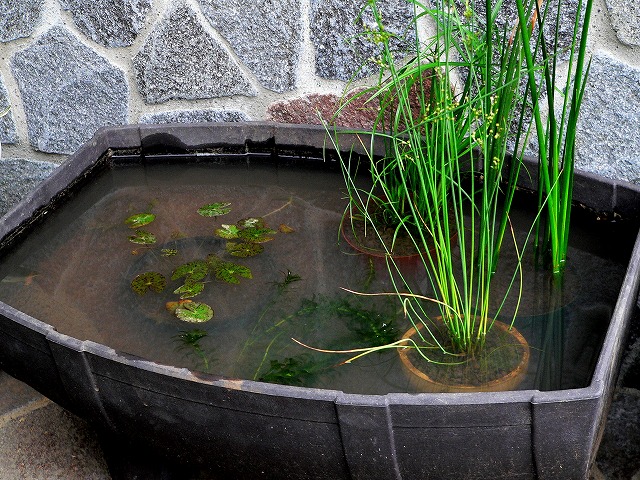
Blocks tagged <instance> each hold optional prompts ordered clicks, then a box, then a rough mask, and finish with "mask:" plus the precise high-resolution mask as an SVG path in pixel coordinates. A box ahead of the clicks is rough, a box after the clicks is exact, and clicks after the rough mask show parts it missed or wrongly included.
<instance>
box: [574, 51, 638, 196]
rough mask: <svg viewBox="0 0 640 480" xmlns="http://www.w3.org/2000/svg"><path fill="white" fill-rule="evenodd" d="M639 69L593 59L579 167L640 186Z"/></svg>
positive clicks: (580, 135) (580, 132)
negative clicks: (639, 154) (639, 155)
mask: <svg viewBox="0 0 640 480" xmlns="http://www.w3.org/2000/svg"><path fill="white" fill-rule="evenodd" d="M638 105H640V69H639V68H634V67H632V66H630V65H627V64H624V63H622V62H620V61H618V60H616V59H614V58H612V57H609V56H608V55H605V54H597V55H594V57H593V59H592V62H591V71H590V73H589V79H588V83H587V87H586V90H585V94H584V100H583V104H582V110H581V112H580V117H579V119H578V132H577V137H576V166H577V167H578V168H580V169H583V170H587V171H590V172H595V173H599V174H601V175H604V176H606V177H610V178H617V179H621V180H627V181H630V182H635V183H638V184H640V158H639V157H638V151H640V109H638Z"/></svg>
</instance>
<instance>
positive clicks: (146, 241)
mask: <svg viewBox="0 0 640 480" xmlns="http://www.w3.org/2000/svg"><path fill="white" fill-rule="evenodd" d="M129 241H130V242H131V243H136V244H138V245H151V244H153V243H156V236H155V235H154V234H153V233H149V232H147V231H145V230H136V233H135V235H131V236H130V237H129Z"/></svg>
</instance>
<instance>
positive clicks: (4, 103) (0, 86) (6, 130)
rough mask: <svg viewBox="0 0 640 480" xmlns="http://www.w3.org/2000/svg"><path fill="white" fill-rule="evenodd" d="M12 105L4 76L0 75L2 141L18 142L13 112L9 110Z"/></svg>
mask: <svg viewBox="0 0 640 480" xmlns="http://www.w3.org/2000/svg"><path fill="white" fill-rule="evenodd" d="M10 106H11V104H10V103H9V94H8V92H7V89H6V87H5V86H4V81H3V80H2V76H0V115H1V116H0V143H16V142H17V141H18V132H17V131H16V122H15V119H14V118H13V112H12V111H11V110H7V109H8V108H10Z"/></svg>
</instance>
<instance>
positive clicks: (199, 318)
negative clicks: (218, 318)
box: [175, 302, 213, 323]
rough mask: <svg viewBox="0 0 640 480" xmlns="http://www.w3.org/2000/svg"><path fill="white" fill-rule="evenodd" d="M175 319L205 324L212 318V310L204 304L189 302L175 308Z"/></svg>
mask: <svg viewBox="0 0 640 480" xmlns="http://www.w3.org/2000/svg"><path fill="white" fill-rule="evenodd" d="M175 313H176V317H178V318H179V319H180V320H183V321H185V322H190V323H202V322H207V321H209V320H211V319H212V318H213V309H212V308H211V307H210V306H209V305H207V304H206V303H198V302H189V303H184V304H182V305H181V306H180V307H178V308H176V312H175Z"/></svg>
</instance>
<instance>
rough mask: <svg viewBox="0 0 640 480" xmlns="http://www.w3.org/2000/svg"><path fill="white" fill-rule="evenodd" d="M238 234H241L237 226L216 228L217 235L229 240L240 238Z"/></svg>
mask: <svg viewBox="0 0 640 480" xmlns="http://www.w3.org/2000/svg"><path fill="white" fill-rule="evenodd" d="M238 233H240V229H239V228H238V227H237V226H236V225H222V227H220V228H216V235H217V236H218V237H220V238H226V239H227V240H231V239H232V238H238Z"/></svg>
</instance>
